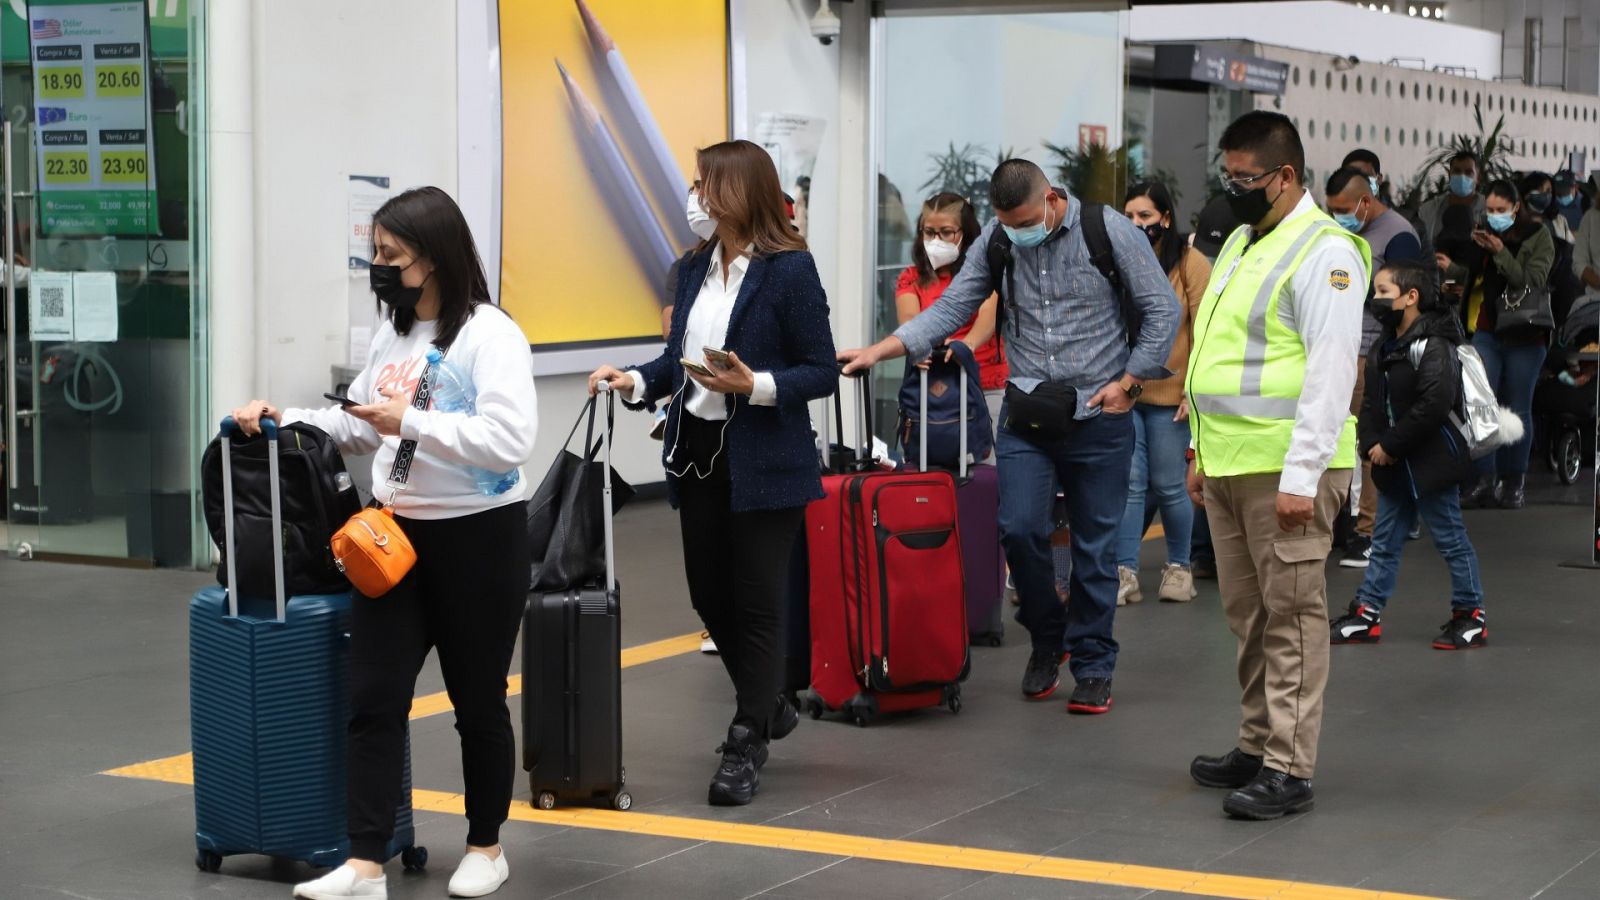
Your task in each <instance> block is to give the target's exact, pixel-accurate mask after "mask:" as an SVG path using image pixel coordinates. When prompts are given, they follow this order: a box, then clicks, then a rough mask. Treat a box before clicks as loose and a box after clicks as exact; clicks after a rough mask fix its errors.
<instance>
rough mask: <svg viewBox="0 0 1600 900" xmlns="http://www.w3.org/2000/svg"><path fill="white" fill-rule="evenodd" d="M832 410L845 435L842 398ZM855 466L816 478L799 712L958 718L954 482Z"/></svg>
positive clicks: (960, 603) (960, 615)
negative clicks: (807, 683)
mask: <svg viewBox="0 0 1600 900" xmlns="http://www.w3.org/2000/svg"><path fill="white" fill-rule="evenodd" d="M861 384H862V387H860V388H859V389H858V391H857V398H858V401H859V403H860V406H861V409H862V422H863V424H864V425H867V426H869V427H867V428H866V431H865V432H864V434H865V435H869V436H870V434H871V428H870V421H871V419H870V413H868V412H867V410H868V409H869V404H868V402H867V398H866V387H865V379H862V381H861ZM834 402H835V418H836V421H839V422H840V424H841V426H842V420H843V415H842V413H841V412H839V406H838V405H839V404H840V403H842V402H843V400H842V398H840V397H838V396H837V395H836V396H835V398H834ZM842 430H843V429H842V427H841V431H842ZM857 459H858V463H857V465H856V466H855V467H854V468H855V469H856V471H849V472H845V473H844V474H840V475H829V476H826V477H824V478H823V480H822V487H823V492H824V494H825V495H826V496H824V498H823V499H821V500H818V501H815V502H814V503H812V504H811V505H810V506H808V507H807V508H806V546H807V550H808V553H809V557H810V558H809V563H810V565H809V570H810V571H809V574H810V581H811V689H810V690H809V691H807V692H806V693H805V694H804V695H803V703H804V705H805V706H806V708H807V710H808V711H809V712H810V713H811V716H812V717H813V718H820V717H821V716H822V714H823V713H824V712H832V711H843V712H845V713H846V714H847V715H848V716H849V718H851V719H852V720H854V721H855V722H856V724H858V725H866V724H867V723H868V722H869V721H871V720H872V719H873V718H875V717H876V716H877V714H878V713H880V712H897V711H901V710H910V709H921V708H923V707H931V706H939V705H946V706H948V707H949V708H950V710H951V712H959V711H960V709H961V682H962V681H963V680H965V678H966V677H967V669H968V652H967V609H966V601H965V591H964V590H963V577H962V560H961V540H960V535H959V533H958V529H957V507H956V482H955V478H954V477H953V476H952V475H951V474H950V473H949V472H889V471H881V470H880V471H872V470H868V469H867V467H868V465H870V464H869V463H867V462H866V461H865V460H866V459H867V454H866V453H864V452H863V453H860V454H859V455H858V457H857Z"/></svg>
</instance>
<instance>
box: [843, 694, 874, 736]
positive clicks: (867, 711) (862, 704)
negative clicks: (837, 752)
mask: <svg viewBox="0 0 1600 900" xmlns="http://www.w3.org/2000/svg"><path fill="white" fill-rule="evenodd" d="M846 709H847V711H848V712H849V714H850V721H852V722H854V723H856V725H857V727H860V728H865V727H867V725H869V724H870V723H871V722H872V720H873V719H876V718H877V717H878V701H877V700H876V699H874V698H873V697H872V696H871V695H870V694H866V695H858V696H857V697H855V698H854V699H852V700H851V701H850V702H849V704H847V706H846Z"/></svg>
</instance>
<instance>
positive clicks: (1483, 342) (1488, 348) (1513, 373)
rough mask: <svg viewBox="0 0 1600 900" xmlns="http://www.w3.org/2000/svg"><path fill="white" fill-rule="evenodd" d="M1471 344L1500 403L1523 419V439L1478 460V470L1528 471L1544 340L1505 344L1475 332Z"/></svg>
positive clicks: (1499, 473) (1508, 475)
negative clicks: (1535, 396) (1534, 399)
mask: <svg viewBox="0 0 1600 900" xmlns="http://www.w3.org/2000/svg"><path fill="white" fill-rule="evenodd" d="M1472 346H1473V347H1474V348H1475V349H1476V350H1477V351H1478V355H1479V356H1481V357H1483V368H1484V370H1485V371H1486V372H1487V373H1488V375H1489V384H1491V385H1493V386H1494V394H1495V396H1496V397H1498V398H1499V400H1500V404H1501V405H1502V406H1505V407H1506V408H1508V409H1510V410H1511V411H1512V412H1514V413H1516V414H1517V417H1518V418H1520V419H1522V429H1523V434H1522V440H1520V441H1517V442H1516V443H1515V444H1508V445H1507V446H1504V447H1501V448H1500V449H1499V450H1496V451H1495V452H1494V453H1493V454H1490V455H1487V456H1485V457H1484V458H1483V459H1480V460H1478V474H1479V475H1485V476H1490V477H1495V476H1498V477H1500V478H1514V477H1516V476H1518V475H1524V474H1527V471H1528V451H1529V450H1530V449H1532V447H1533V389H1534V387H1535V386H1536V385H1537V384H1538V383H1539V370H1540V369H1542V368H1544V356H1545V350H1546V348H1545V345H1544V344H1510V345H1507V344H1502V343H1500V340H1499V339H1498V338H1496V337H1495V336H1494V335H1492V334H1489V333H1488V332H1484V331H1479V332H1477V333H1476V334H1474V335H1473V336H1472Z"/></svg>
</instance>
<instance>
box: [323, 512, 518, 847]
mask: <svg viewBox="0 0 1600 900" xmlns="http://www.w3.org/2000/svg"><path fill="white" fill-rule="evenodd" d="M400 525H401V527H402V528H403V529H404V530H405V533H406V536H407V537H409V538H410V539H411V544H412V546H413V547H415V548H416V551H417V564H416V565H415V566H413V567H412V569H411V571H410V573H408V574H407V575H406V577H405V580H403V581H401V582H400V584H398V585H396V586H395V588H394V590H392V591H390V592H389V593H387V594H385V595H384V596H382V597H377V598H369V597H362V596H359V595H358V596H357V597H356V598H355V605H354V609H353V611H352V615H351V627H350V746H349V755H348V764H349V769H348V772H349V776H348V777H349V787H348V792H347V800H348V805H349V830H350V847H351V855H352V856H353V857H355V858H357V859H367V860H382V859H383V858H384V851H385V849H386V847H387V845H388V843H389V841H390V839H391V838H393V837H394V815H395V810H396V809H398V808H399V806H400V800H401V797H400V787H401V774H402V770H403V767H404V765H405V740H406V728H407V723H408V719H409V717H410V712H411V697H412V694H413V692H414V691H415V689H416V683H417V673H418V672H419V671H421V669H422V663H423V660H425V659H426V658H427V656H428V651H429V650H430V649H433V648H438V650H439V668H440V669H441V670H442V672H443V674H444V684H445V690H446V692H447V693H448V694H449V696H450V702H451V704H453V705H454V706H455V714H456V732H457V733H458V734H459V735H460V736H461V772H462V777H463V780H464V781H465V783H466V806H467V843H468V844H470V845H472V846H474V847H489V846H493V845H494V844H496V843H498V842H499V840H500V837H499V835H500V826H501V824H502V823H504V822H505V820H506V816H507V815H508V813H509V812H510V810H511V787H512V781H513V779H514V777H515V774H516V771H515V770H516V764H517V762H516V746H517V742H516V734H515V733H514V732H513V731H512V728H511V712H510V711H509V710H508V709H507V708H506V672H507V671H508V670H509V669H510V667H511V654H512V652H513V651H514V650H515V649H516V645H517V628H518V626H519V625H520V624H521V622H522V613H523V609H524V607H525V605H526V603H527V599H528V539H527V529H528V505H527V504H526V503H510V504H507V505H505V506H501V507H498V508H496V509H491V510H487V511H485V512H481V513H475V514H473V515H469V516H461V517H459V518H454V519H437V520H423V519H401V520H400Z"/></svg>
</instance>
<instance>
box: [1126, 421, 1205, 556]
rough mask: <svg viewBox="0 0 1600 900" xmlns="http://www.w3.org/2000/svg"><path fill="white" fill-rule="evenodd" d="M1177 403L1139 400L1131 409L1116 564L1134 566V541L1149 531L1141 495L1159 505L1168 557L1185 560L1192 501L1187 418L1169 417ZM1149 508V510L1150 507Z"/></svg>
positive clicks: (1136, 543)
mask: <svg viewBox="0 0 1600 900" xmlns="http://www.w3.org/2000/svg"><path fill="white" fill-rule="evenodd" d="M1177 411H1178V408H1177V407H1176V406H1153V405H1149V404H1139V405H1137V406H1135V407H1134V408H1133V416H1132V418H1133V464H1132V465H1131V466H1130V467H1129V469H1128V505H1127V507H1126V508H1125V509H1124V510H1123V512H1122V528H1121V529H1120V530H1119V532H1118V534H1117V565H1119V566H1126V567H1128V568H1130V569H1137V568H1139V545H1140V544H1142V543H1144V533H1145V531H1147V530H1149V525H1148V523H1149V521H1150V519H1151V516H1149V515H1147V514H1146V512H1145V505H1146V504H1147V503H1148V502H1149V501H1148V500H1147V499H1146V498H1147V497H1151V498H1154V501H1155V505H1156V506H1157V507H1159V508H1160V510H1161V529H1162V530H1163V531H1165V532H1166V536H1167V562H1169V563H1171V564H1172V565H1175V566H1187V565H1188V564H1189V535H1190V532H1192V531H1193V529H1194V501H1192V500H1190V499H1189V488H1188V484H1187V479H1188V475H1189V460H1188V458H1187V457H1186V456H1185V454H1184V451H1186V450H1188V449H1189V423H1188V421H1187V420H1185V421H1182V422H1174V421H1172V416H1173V414H1174V413H1176V412H1177ZM1152 511H1153V510H1152Z"/></svg>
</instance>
